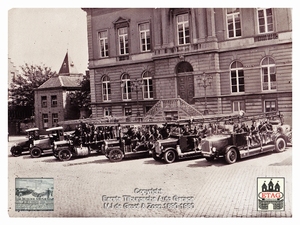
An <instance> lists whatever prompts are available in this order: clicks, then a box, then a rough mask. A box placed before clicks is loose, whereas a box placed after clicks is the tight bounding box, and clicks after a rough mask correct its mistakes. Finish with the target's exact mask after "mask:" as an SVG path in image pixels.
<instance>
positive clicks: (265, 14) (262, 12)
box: [257, 8, 274, 34]
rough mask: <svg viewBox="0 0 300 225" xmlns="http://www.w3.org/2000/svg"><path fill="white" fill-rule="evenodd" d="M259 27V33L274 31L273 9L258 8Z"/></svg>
mask: <svg viewBox="0 0 300 225" xmlns="http://www.w3.org/2000/svg"><path fill="white" fill-rule="evenodd" d="M257 16H258V29H259V33H261V34H262V33H269V32H273V31H274V25H273V12H272V9H270V8H269V9H258V10H257Z"/></svg>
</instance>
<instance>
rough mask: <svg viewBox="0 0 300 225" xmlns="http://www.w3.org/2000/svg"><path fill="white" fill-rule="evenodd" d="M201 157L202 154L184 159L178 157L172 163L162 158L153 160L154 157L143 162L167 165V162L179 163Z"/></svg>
mask: <svg viewBox="0 0 300 225" xmlns="http://www.w3.org/2000/svg"><path fill="white" fill-rule="evenodd" d="M200 158H202V156H197V157H190V158H184V159H179V160H176V161H175V162H173V163H166V162H165V161H164V160H163V159H160V160H157V161H156V160H155V159H153V158H152V159H151V160H147V161H145V162H144V164H153V165H168V164H174V163H180V162H184V161H190V160H196V159H200Z"/></svg>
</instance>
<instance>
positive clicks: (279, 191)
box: [257, 177, 285, 211]
mask: <svg viewBox="0 0 300 225" xmlns="http://www.w3.org/2000/svg"><path fill="white" fill-rule="evenodd" d="M284 194H285V180H284V177H258V178H257V210H258V211H260V210H266V211H272V210H282V211H284V209H285V196H284Z"/></svg>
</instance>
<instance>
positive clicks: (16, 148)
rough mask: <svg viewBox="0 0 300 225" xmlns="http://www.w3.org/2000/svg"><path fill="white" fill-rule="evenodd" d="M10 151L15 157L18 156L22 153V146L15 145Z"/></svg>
mask: <svg viewBox="0 0 300 225" xmlns="http://www.w3.org/2000/svg"><path fill="white" fill-rule="evenodd" d="M10 152H11V154H12V155H13V156H14V157H18V156H20V155H21V154H22V148H21V146H13V147H12V148H11V151H10Z"/></svg>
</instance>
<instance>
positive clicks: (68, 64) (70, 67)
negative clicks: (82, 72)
mask: <svg viewBox="0 0 300 225" xmlns="http://www.w3.org/2000/svg"><path fill="white" fill-rule="evenodd" d="M74 74H75V75H76V74H78V71H77V69H76V67H75V65H74V63H73V61H72V59H71V58H70V56H69V54H68V51H67V53H66V56H65V58H64V61H63V63H62V65H61V67H60V70H59V72H58V75H62V76H63V75H65V76H69V75H74Z"/></svg>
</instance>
